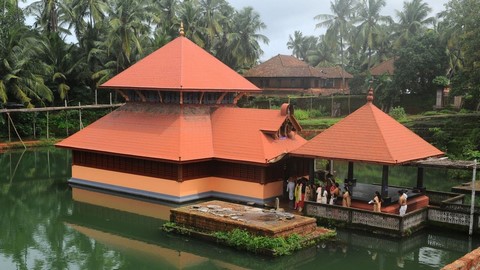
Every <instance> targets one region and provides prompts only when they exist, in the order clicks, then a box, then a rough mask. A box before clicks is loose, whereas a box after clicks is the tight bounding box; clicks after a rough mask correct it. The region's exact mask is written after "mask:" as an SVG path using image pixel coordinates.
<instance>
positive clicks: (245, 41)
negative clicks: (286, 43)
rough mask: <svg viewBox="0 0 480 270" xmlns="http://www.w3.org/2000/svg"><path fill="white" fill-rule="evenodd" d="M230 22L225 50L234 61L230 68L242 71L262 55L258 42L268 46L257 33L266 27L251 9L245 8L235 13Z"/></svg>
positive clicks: (265, 40)
mask: <svg viewBox="0 0 480 270" xmlns="http://www.w3.org/2000/svg"><path fill="white" fill-rule="evenodd" d="M232 22H233V24H232V29H231V32H230V33H228V34H227V44H226V47H225V49H226V50H228V51H229V52H231V54H232V58H233V59H235V63H231V64H230V67H232V68H234V69H235V70H237V71H242V70H245V69H249V68H251V67H252V66H254V65H255V64H257V61H258V59H259V58H260V56H261V55H262V54H263V51H262V49H261V48H260V44H259V42H263V43H265V44H268V42H269V40H268V38H267V37H266V36H264V35H262V34H259V33H258V32H259V31H261V30H262V29H265V28H266V27H267V26H266V25H265V23H263V22H262V21H261V19H260V15H259V14H258V13H257V12H255V11H254V10H253V8H252V7H245V8H243V9H242V10H240V11H238V12H236V13H235V14H234V16H233V18H232Z"/></svg>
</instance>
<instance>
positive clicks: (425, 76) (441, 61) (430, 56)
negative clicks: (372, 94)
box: [394, 30, 448, 105]
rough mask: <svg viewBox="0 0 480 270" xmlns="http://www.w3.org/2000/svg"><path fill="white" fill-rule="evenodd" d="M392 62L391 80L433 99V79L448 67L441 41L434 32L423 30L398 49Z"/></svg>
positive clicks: (434, 88)
mask: <svg viewBox="0 0 480 270" xmlns="http://www.w3.org/2000/svg"><path fill="white" fill-rule="evenodd" d="M394 65H395V78H394V84H395V86H396V87H398V88H399V90H400V91H401V92H402V93H404V94H405V93H410V94H416V95H419V96H423V97H425V98H432V99H433V98H434V96H435V93H436V87H435V86H434V85H433V79H434V78H435V77H436V76H438V75H439V74H445V73H446V70H447V67H448V61H447V56H446V54H445V44H442V43H441V42H440V37H439V35H438V33H436V32H435V31H433V30H430V31H427V32H425V34H424V35H423V36H417V37H416V38H413V39H410V40H409V41H408V42H407V44H406V45H405V46H404V47H403V48H402V49H401V50H399V54H398V59H396V60H395V64H394ZM432 105H433V104H432Z"/></svg>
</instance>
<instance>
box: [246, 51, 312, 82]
mask: <svg viewBox="0 0 480 270" xmlns="http://www.w3.org/2000/svg"><path fill="white" fill-rule="evenodd" d="M319 73H320V71H319V70H315V68H313V67H311V66H309V65H308V64H307V63H305V62H303V61H301V60H299V59H297V58H296V57H294V56H291V55H281V54H279V55H277V56H274V57H272V58H270V59H269V60H267V61H265V62H264V63H262V64H260V65H258V66H256V67H254V68H252V69H250V70H248V71H247V72H245V74H244V76H245V77H247V78H248V77H315V76H317V75H319Z"/></svg>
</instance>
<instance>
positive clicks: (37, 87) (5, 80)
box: [0, 5, 53, 107]
mask: <svg viewBox="0 0 480 270" xmlns="http://www.w3.org/2000/svg"><path fill="white" fill-rule="evenodd" d="M6 11H7V12H6V13H5V16H3V17H2V18H1V19H0V22H1V26H2V27H1V28H0V29H1V32H0V33H1V35H2V41H1V45H2V48H1V49H0V55H1V57H2V61H1V62H0V101H1V102H7V101H16V102H20V103H22V104H24V105H25V106H27V107H33V106H35V105H41V106H45V105H46V104H47V103H48V102H52V101H53V94H52V91H51V90H50V89H49V88H48V87H47V86H46V85H45V80H44V79H45V78H47V77H48V74H49V73H50V71H51V69H50V67H49V66H47V65H45V64H44V63H43V62H41V61H40V59H39V53H40V51H39V48H38V46H37V42H38V39H39V36H38V35H36V34H35V33H34V32H33V31H30V30H29V29H28V28H27V27H26V26H25V25H24V24H23V16H22V13H21V11H19V10H18V8H17V7H16V6H13V5H10V6H8V7H7V9H6ZM6 20H8V22H7V21H6ZM45 102H47V103H45Z"/></svg>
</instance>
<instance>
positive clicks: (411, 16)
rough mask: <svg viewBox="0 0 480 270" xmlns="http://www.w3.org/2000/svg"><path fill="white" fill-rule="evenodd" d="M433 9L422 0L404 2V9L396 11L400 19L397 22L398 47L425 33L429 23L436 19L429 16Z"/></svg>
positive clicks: (396, 43)
mask: <svg viewBox="0 0 480 270" xmlns="http://www.w3.org/2000/svg"><path fill="white" fill-rule="evenodd" d="M431 11H432V9H431V8H430V7H429V6H428V4H427V3H424V2H423V1H422V0H412V2H404V3H403V10H402V11H398V10H397V11H396V15H397V17H398V19H399V21H398V24H397V31H396V32H397V35H398V38H397V41H396V42H395V45H396V47H397V48H398V47H400V46H402V45H404V44H405V43H406V42H407V40H408V39H410V38H411V37H414V36H416V35H418V34H421V33H423V32H424V31H425V30H426V29H427V27H428V26H429V25H432V24H433V23H434V21H435V18H434V17H429V16H428V15H429V13H430V12H431Z"/></svg>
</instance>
